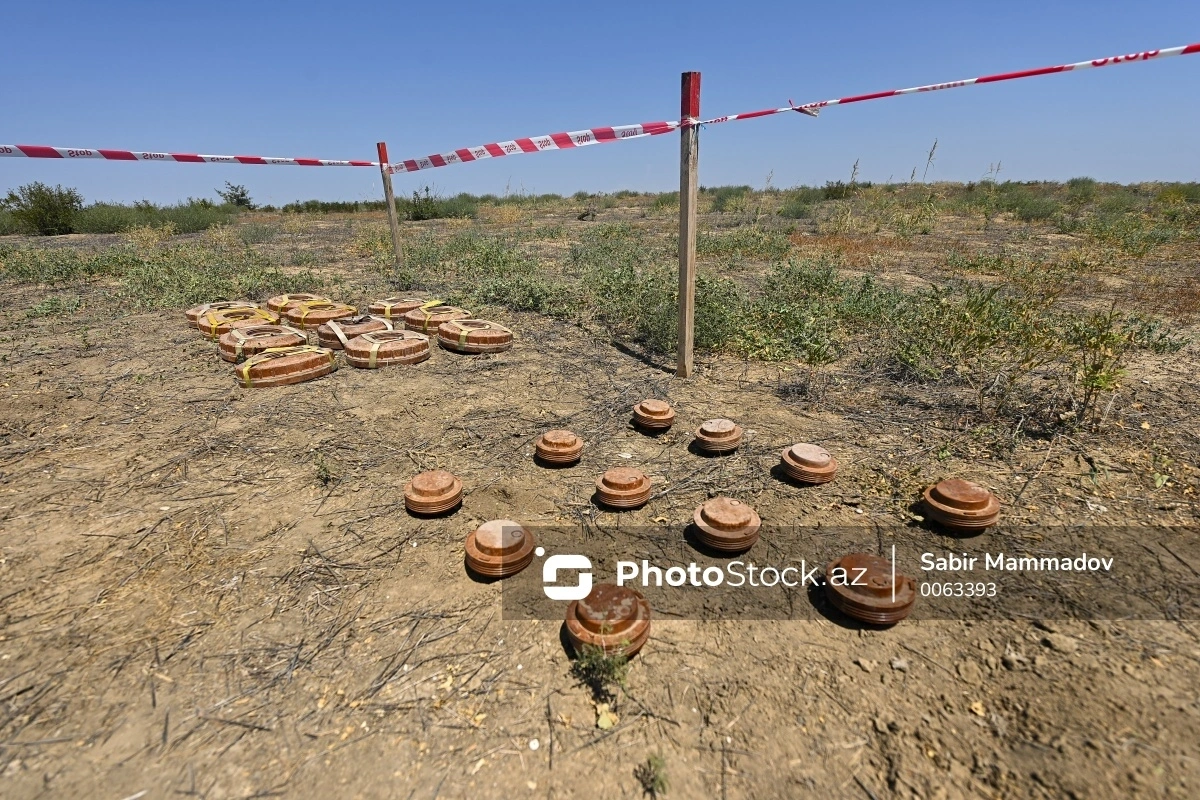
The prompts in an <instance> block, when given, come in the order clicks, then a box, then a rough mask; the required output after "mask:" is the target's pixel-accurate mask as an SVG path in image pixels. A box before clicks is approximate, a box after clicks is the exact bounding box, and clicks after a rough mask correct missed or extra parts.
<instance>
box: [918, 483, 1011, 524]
mask: <svg viewBox="0 0 1200 800" xmlns="http://www.w3.org/2000/svg"><path fill="white" fill-rule="evenodd" d="M924 499H925V509H926V513H927V516H928V517H929V518H930V519H932V520H933V521H934V522H936V523H938V524H939V525H942V526H944V527H946V528H949V529H951V530H955V531H964V532H975V531H980V530H983V529H984V528H989V527H991V526H992V525H995V524H996V521H997V520H999V519H1000V501H999V500H998V499H997V498H996V496H995V495H994V494H992V493H991V492H989V491H988V490H987V489H985V488H984V487H982V486H980V485H979V484H977V483H971V482H970V481H965V480H962V479H961V478H948V479H946V480H944V481H942V482H941V483H937V484H935V485H933V486H930V487H929V488H927V489H926V490H925V492H924Z"/></svg>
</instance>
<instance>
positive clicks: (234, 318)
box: [196, 308, 279, 342]
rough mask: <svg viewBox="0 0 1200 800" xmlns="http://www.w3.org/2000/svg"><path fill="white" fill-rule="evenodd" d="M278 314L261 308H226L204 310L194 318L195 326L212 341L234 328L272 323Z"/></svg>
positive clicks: (275, 320)
mask: <svg viewBox="0 0 1200 800" xmlns="http://www.w3.org/2000/svg"><path fill="white" fill-rule="evenodd" d="M278 322H279V315H278V314H275V313H273V312H271V311H266V310H264V309H261V308H226V309H222V310H217V311H206V312H205V313H204V314H201V315H200V316H199V317H198V318H197V319H196V328H197V330H199V331H200V332H201V333H202V334H204V336H205V337H206V338H209V339H212V340H213V341H214V342H215V341H217V339H219V338H221V334H223V333H228V332H229V331H231V330H233V329H234V328H249V327H251V326H254V325H274V324H276V323H278Z"/></svg>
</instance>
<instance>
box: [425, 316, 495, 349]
mask: <svg viewBox="0 0 1200 800" xmlns="http://www.w3.org/2000/svg"><path fill="white" fill-rule="evenodd" d="M438 344H440V345H441V346H442V347H444V348H446V349H447V350H453V351H454V352H456V353H472V354H477V353H502V352H504V351H505V350H508V349H510V348H512V345H513V334H512V331H510V330H509V329H508V328H506V327H504V326H503V325H500V324H499V323H496V322H491V321H489V320H486V319H456V320H451V321H450V322H443V323H442V324H441V325H439V326H438Z"/></svg>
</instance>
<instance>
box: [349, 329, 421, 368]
mask: <svg viewBox="0 0 1200 800" xmlns="http://www.w3.org/2000/svg"><path fill="white" fill-rule="evenodd" d="M343 352H344V353H345V355H346V361H347V362H348V363H349V364H350V366H352V367H358V368H359V369H377V368H379V367H386V366H390V365H392V364H420V363H421V362H422V361H424V360H425V359H427V358H429V337H428V336H426V335H425V334H423V333H416V332H414V331H372V332H371V333H364V334H363V335H362V336H355V337H354V338H353V339H351V340H350V342H349V343H348V344H347V345H346V349H345V350H344V351H343Z"/></svg>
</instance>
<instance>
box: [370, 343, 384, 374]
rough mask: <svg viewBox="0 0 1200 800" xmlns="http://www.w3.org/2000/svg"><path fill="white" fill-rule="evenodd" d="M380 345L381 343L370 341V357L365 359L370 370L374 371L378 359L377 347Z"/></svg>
mask: <svg viewBox="0 0 1200 800" xmlns="http://www.w3.org/2000/svg"><path fill="white" fill-rule="evenodd" d="M382 344H383V342H378V341H375V340H374V339H372V340H371V357H370V358H369V359H367V366H368V367H370V368H371V369H375V361H376V359H377V358H378V357H379V347H380V345H382Z"/></svg>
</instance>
